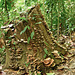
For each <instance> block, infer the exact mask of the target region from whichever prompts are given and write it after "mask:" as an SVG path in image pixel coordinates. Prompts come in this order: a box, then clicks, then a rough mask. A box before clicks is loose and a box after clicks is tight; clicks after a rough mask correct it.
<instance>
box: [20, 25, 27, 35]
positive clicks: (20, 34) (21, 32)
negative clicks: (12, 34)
mask: <svg viewBox="0 0 75 75" xmlns="http://www.w3.org/2000/svg"><path fill="white" fill-rule="evenodd" d="M27 28H28V26H26V27H25V28H24V30H22V31H21V32H20V35H21V34H22V33H24V32H25V31H26V30H27Z"/></svg>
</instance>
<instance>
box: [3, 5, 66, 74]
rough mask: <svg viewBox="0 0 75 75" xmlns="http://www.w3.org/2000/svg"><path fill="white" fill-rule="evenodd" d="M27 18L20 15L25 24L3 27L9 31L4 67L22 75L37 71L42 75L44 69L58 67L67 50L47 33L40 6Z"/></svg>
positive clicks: (28, 13)
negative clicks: (18, 71) (17, 71)
mask: <svg viewBox="0 0 75 75" xmlns="http://www.w3.org/2000/svg"><path fill="white" fill-rule="evenodd" d="M26 14H27V15H26ZM26 14H25V15H24V14H23V15H22V14H21V17H22V18H23V17H24V18H26V20H19V21H15V23H13V21H12V22H11V23H12V24H9V25H7V26H6V27H2V28H3V29H8V30H7V33H6V35H5V36H6V41H5V42H6V63H5V67H6V68H12V69H15V70H20V72H21V73H23V74H24V73H28V72H30V73H34V72H35V71H39V70H40V71H41V70H42V71H43V72H44V71H45V70H46V67H48V68H50V67H51V66H52V65H54V64H55V65H56V64H59V63H61V62H62V57H61V55H64V54H66V52H67V50H66V48H65V47H63V46H62V45H60V44H59V43H57V41H56V40H55V39H54V37H53V35H52V32H51V31H49V28H48V26H47V24H46V22H45V20H44V17H43V15H42V14H41V11H40V6H39V5H37V6H34V7H32V8H31V9H30V10H29V11H27V12H26ZM26 27H27V28H26ZM25 28H26V29H25ZM22 32H23V33H22ZM32 37H33V38H32ZM28 41H29V43H28Z"/></svg>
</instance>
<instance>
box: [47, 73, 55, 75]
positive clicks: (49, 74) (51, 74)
mask: <svg viewBox="0 0 75 75" xmlns="http://www.w3.org/2000/svg"><path fill="white" fill-rule="evenodd" d="M46 74H47V75H55V73H46Z"/></svg>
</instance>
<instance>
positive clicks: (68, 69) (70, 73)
mask: <svg viewBox="0 0 75 75" xmlns="http://www.w3.org/2000/svg"><path fill="white" fill-rule="evenodd" d="M72 37H73V39H72V40H70V39H69V37H68V36H64V35H63V36H62V37H60V43H64V44H65V45H66V47H67V48H68V53H67V55H66V56H65V59H66V62H65V63H62V64H59V65H58V66H57V68H56V69H54V70H51V71H50V73H54V74H51V75H75V33H74V34H73V35H72ZM0 58H1V57H0ZM1 68H2V66H0V75H18V74H17V73H18V71H14V70H8V69H5V70H3V71H1ZM35 75H37V74H35Z"/></svg>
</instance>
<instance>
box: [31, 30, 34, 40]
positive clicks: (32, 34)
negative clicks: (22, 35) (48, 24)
mask: <svg viewBox="0 0 75 75" xmlns="http://www.w3.org/2000/svg"><path fill="white" fill-rule="evenodd" d="M33 36H34V31H33V32H32V33H31V39H33Z"/></svg>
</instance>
